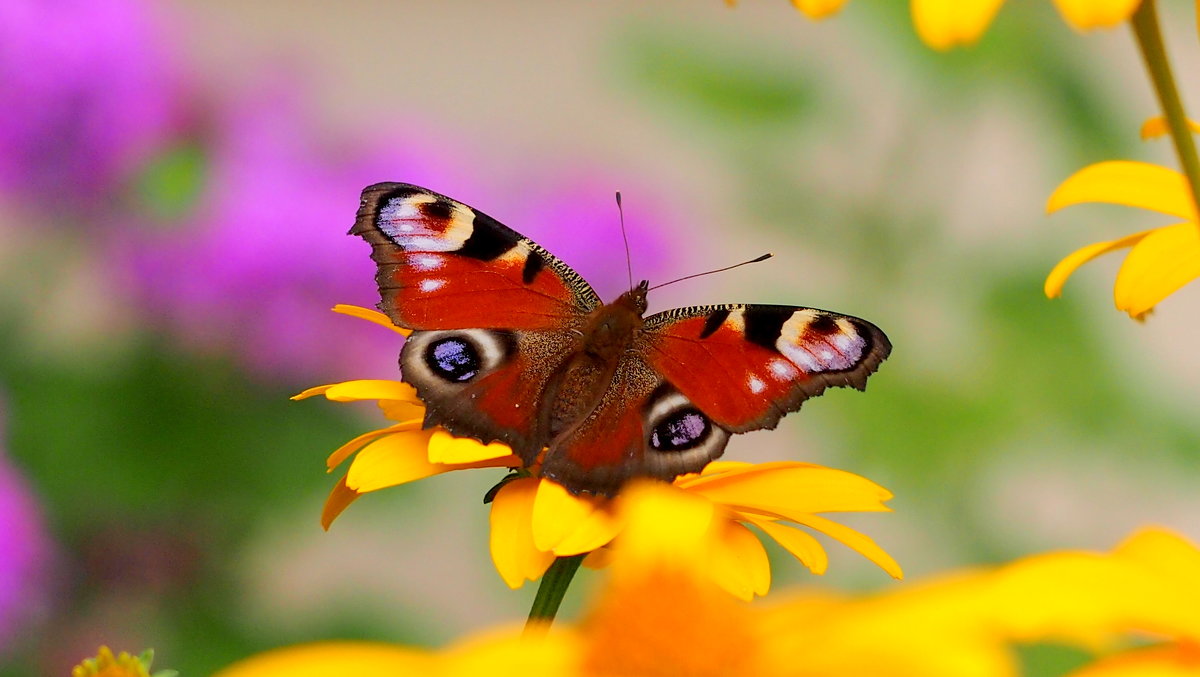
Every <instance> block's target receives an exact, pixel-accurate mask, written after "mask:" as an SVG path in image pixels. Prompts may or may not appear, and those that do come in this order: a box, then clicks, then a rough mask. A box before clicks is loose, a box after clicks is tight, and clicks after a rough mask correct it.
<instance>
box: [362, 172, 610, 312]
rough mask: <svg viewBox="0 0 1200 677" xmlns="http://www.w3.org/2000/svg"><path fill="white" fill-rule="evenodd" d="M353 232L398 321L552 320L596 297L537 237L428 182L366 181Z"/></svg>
mask: <svg viewBox="0 0 1200 677" xmlns="http://www.w3.org/2000/svg"><path fill="white" fill-rule="evenodd" d="M350 233H351V234H353V235H360V236H362V238H363V239H364V240H366V241H367V242H369V243H370V244H371V258H372V259H373V260H374V261H375V263H377V264H378V265H379V268H378V271H377V273H376V276H375V279H376V282H378V284H379V293H380V296H381V297H382V300H381V302H380V304H379V308H380V310H382V311H383V312H384V313H385V314H386V315H387V316H388V317H390V318H391V319H392V321H393V322H395V323H396V324H397V325H399V326H401V327H407V328H409V329H416V330H425V329H469V328H480V329H518V330H541V329H558V328H561V327H562V326H563V324H564V322H563V320H564V319H567V318H578V317H580V316H582V315H584V314H586V313H587V312H589V311H590V310H592V309H593V308H595V307H596V306H598V305H599V304H600V299H599V297H597V296H596V292H594V291H593V290H592V288H591V287H590V286H588V284H587V282H585V281H584V280H583V278H581V277H580V276H579V275H578V273H576V272H575V271H574V270H571V268H570V267H569V266H567V265H566V264H565V263H563V262H562V261H560V260H559V259H557V258H556V257H555V256H554V255H552V254H550V253H549V252H547V251H546V250H545V249H543V248H542V247H540V246H538V245H537V244H536V243H534V242H533V241H531V240H529V239H528V238H524V237H522V236H521V235H520V234H518V233H517V232H515V231H513V230H511V229H509V228H508V227H506V226H504V225H503V224H501V223H500V222H499V221H496V220H495V219H493V218H492V217H490V216H488V215H486V214H484V213H483V212H480V211H477V210H475V209H472V208H471V207H468V206H467V205H464V204H462V203H461V202H456V201H454V200H451V199H450V198H448V197H445V196H443V195H439V194H437V193H434V192H432V191H429V190H426V189H424V188H418V187H416V186H412V185H408V184H403V183H378V184H375V185H373V186H368V187H367V188H365V189H364V190H363V193H362V200H361V203H360V206H359V209H358V218H357V220H356V221H355V223H354V227H353V228H352V229H351V230H350Z"/></svg>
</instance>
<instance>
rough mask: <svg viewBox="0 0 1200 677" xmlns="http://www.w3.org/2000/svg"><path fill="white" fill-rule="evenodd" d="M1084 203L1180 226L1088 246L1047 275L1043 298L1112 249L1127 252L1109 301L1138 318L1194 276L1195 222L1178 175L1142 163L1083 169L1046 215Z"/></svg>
mask: <svg viewBox="0 0 1200 677" xmlns="http://www.w3.org/2000/svg"><path fill="white" fill-rule="evenodd" d="M1085 202H1105V203H1109V204H1119V205H1127V206H1130V207H1140V208H1142V209H1148V210H1151V211H1156V212H1160V213H1163V214H1166V215H1168V216H1173V217H1175V218H1178V219H1182V222H1180V223H1175V224H1172V225H1167V226H1162V227H1160V228H1154V229H1151V230H1144V231H1141V232H1139V233H1134V234H1132V235H1126V236H1125V237H1122V238H1118V239H1116V240H1108V241H1104V242H1097V243H1094V244H1090V245H1088V246H1086V247H1084V248H1082V249H1079V250H1077V251H1075V252H1073V253H1071V254H1070V255H1069V256H1067V257H1066V258H1065V259H1063V260H1062V261H1060V262H1059V263H1058V265H1056V266H1055V267H1054V269H1053V270H1051V271H1050V275H1049V276H1048V277H1047V278H1046V285H1045V292H1046V296H1048V297H1050V298H1056V297H1058V296H1059V295H1060V294H1061V293H1062V288H1063V285H1064V284H1065V283H1066V281H1067V278H1068V277H1070V276H1071V274H1072V273H1074V272H1075V270H1076V269H1078V268H1079V267H1080V266H1082V265H1083V264H1085V263H1087V262H1088V261H1091V260H1092V259H1094V258H1096V257H1098V256H1100V255H1101V254H1107V253H1108V252H1111V251H1116V250H1118V249H1125V248H1127V247H1128V248H1131V250H1130V252H1129V255H1128V256H1126V257H1125V262H1124V263H1123V264H1122V265H1121V269H1120V270H1119V271H1118V272H1117V282H1116V285H1115V287H1114V289H1113V297H1114V301H1115V303H1116V306H1117V309H1118V310H1123V311H1125V312H1126V313H1129V315H1130V317H1133V318H1135V319H1141V318H1143V317H1144V316H1145V315H1146V313H1148V312H1150V310H1152V309H1153V308H1154V306H1155V305H1157V304H1158V303H1159V302H1161V301H1162V300H1163V299H1165V298H1166V297H1168V296H1170V295H1171V294H1173V293H1174V292H1176V291H1177V290H1179V288H1180V287H1182V286H1183V285H1185V284H1187V283H1188V282H1191V281H1192V280H1194V279H1196V278H1197V277H1200V222H1198V220H1197V215H1196V207H1195V204H1194V202H1193V200H1192V195H1191V190H1190V189H1189V188H1188V183H1187V179H1186V178H1185V177H1184V175H1183V174H1181V173H1179V172H1177V171H1175V170H1173V169H1167V168H1166V167H1160V166H1158V165H1152V164H1148V163H1145V162H1131V161H1111V162H1101V163H1098V164H1094V165H1090V166H1088V167H1084V168H1083V169H1081V170H1079V171H1078V172H1076V173H1075V174H1074V175H1072V176H1071V177H1069V178H1068V179H1067V180H1066V181H1064V182H1063V183H1062V185H1060V186H1059V187H1058V188H1057V189H1056V190H1055V191H1054V193H1053V194H1052V195H1051V196H1050V200H1049V202H1048V203H1047V205H1046V210H1047V211H1048V212H1055V211H1058V210H1059V209H1062V208H1063V207H1069V206H1071V205H1077V204H1082V203H1085Z"/></svg>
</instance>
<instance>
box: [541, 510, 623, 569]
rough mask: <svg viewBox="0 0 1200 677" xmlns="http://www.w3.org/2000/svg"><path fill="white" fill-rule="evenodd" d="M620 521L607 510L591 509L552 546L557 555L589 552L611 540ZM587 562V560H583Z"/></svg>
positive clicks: (618, 527) (614, 536) (617, 529)
mask: <svg viewBox="0 0 1200 677" xmlns="http://www.w3.org/2000/svg"><path fill="white" fill-rule="evenodd" d="M620 530H621V526H620V523H619V522H617V520H616V519H615V518H614V517H613V516H612V514H611V513H609V511H607V510H593V511H592V512H591V514H589V515H588V516H587V518H586V519H584V520H583V521H582V522H580V523H579V525H578V526H576V528H575V531H573V532H572V533H571V534H570V535H569V536H567V537H566V538H564V539H563V540H561V541H559V543H558V545H556V546H554V554H555V555H558V556H559V557H567V556H569V555H579V554H583V553H585V552H587V553H591V552H594V551H596V550H597V549H598V548H602V547H603V546H605V545H607V544H609V543H610V542H612V540H613V539H614V538H616V536H617V533H618V532H620ZM584 564H587V561H586V560H585V561H584Z"/></svg>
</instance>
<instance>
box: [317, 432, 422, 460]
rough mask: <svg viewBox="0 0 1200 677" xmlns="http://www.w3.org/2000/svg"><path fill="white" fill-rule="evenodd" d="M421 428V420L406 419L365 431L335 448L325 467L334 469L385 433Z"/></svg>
mask: <svg viewBox="0 0 1200 677" xmlns="http://www.w3.org/2000/svg"><path fill="white" fill-rule="evenodd" d="M420 429H421V422H420V421H406V422H404V423H397V424H396V425H392V426H388V427H386V428H382V429H380V430H372V431H370V432H365V433H363V434H361V435H359V436H358V437H355V438H354V439H352V440H350V441H349V442H347V443H345V444H343V445H342V446H340V447H338V448H337V449H335V450H334V451H333V453H332V454H330V455H329V458H327V459H325V467H326V468H327V472H329V471H332V470H333V469H334V468H336V467H338V466H339V465H341V464H342V462H343V461H345V460H346V459H348V458H350V456H352V455H353V454H354V452H356V451H358V450H359V449H362V448H363V447H364V446H366V444H367V443H368V442H370V441H372V440H375V439H378V438H380V437H383V436H385V435H391V434H392V433H399V432H412V431H415V430H420Z"/></svg>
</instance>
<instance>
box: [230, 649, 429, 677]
mask: <svg viewBox="0 0 1200 677" xmlns="http://www.w3.org/2000/svg"><path fill="white" fill-rule="evenodd" d="M434 665H435V663H434V657H433V656H431V655H429V654H428V653H426V652H424V651H419V650H416V649H408V648H405V647H400V646H393V645H390V644H379V643H373V642H321V643H319V644H302V645H299V646H290V647H286V648H283V649H275V650H274V651H268V652H266V653H261V654H258V655H257V656H252V657H250V658H247V659H245V660H241V661H238V662H237V663H234V664H233V665H231V666H229V667H227V668H225V669H224V670H219V671H217V673H216V674H215V675H213V677H283V676H284V675H286V676H287V677H328V675H354V677H394V675H427V674H430V673H431V672H432V671H433V669H434Z"/></svg>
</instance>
